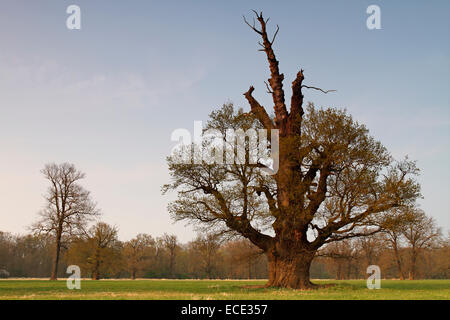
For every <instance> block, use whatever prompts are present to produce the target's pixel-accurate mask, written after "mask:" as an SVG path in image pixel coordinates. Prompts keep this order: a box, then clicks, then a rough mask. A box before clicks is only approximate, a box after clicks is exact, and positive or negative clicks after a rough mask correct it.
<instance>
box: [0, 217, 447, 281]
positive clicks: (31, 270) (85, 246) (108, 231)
mask: <svg viewBox="0 0 450 320" xmlns="http://www.w3.org/2000/svg"><path fill="white" fill-rule="evenodd" d="M422 218H423V220H422V222H421V223H418V222H417V221H415V222H414V224H410V225H409V226H408V227H405V228H404V229H403V230H401V231H400V230H397V231H389V232H383V233H378V234H376V235H373V236H371V237H364V238H358V239H349V240H345V241H342V242H338V243H332V244H329V245H328V246H326V247H325V248H323V250H321V251H320V252H319V253H318V255H317V256H316V258H315V259H314V261H313V264H312V266H311V277H312V278H334V279H357V278H365V277H366V268H367V266H368V265H372V264H376V265H379V266H380V268H381V270H382V277H383V278H400V279H406V278H410V279H418V278H428V279H441V278H450V237H449V236H447V238H445V237H442V236H441V235H440V234H439V232H438V229H437V228H436V225H435V223H434V221H433V220H432V219H430V218H428V217H426V216H422ZM117 233H118V229H117V227H114V226H111V225H108V224H106V223H103V222H98V223H96V224H95V225H93V226H92V227H91V228H90V229H88V231H87V232H85V233H84V234H83V235H79V236H76V237H74V238H66V239H64V241H63V242H62V246H61V248H62V250H61V257H62V259H61V260H60V261H59V262H58V263H59V268H58V270H59V271H58V274H57V276H59V277H66V276H67V274H65V270H66V268H67V266H68V265H71V264H75V265H78V266H80V268H81V270H82V276H83V277H85V278H92V279H101V278H131V279H135V278H181V279H183V278H184V279H186V278H193V279H199V278H200V279H201V278H203V279H213V278H217V279H263V278H267V276H268V266H267V258H266V256H265V255H264V254H262V252H261V250H260V249H259V248H257V247H256V246H254V245H253V244H252V243H251V242H249V241H248V240H246V239H232V240H230V239H227V240H224V239H223V238H220V237H218V236H215V235H198V236H197V238H196V239H194V240H193V241H190V242H188V243H185V244H182V243H180V242H179V241H178V239H177V237H176V236H175V235H167V234H164V235H163V236H161V237H156V238H155V237H152V236H151V235H148V234H139V235H137V236H136V237H135V238H134V239H131V240H129V241H126V242H123V241H120V240H119V239H118V236H117ZM54 247H55V239H54V236H42V235H33V234H28V235H22V236H18V235H16V236H14V235H11V234H10V233H5V232H0V269H4V270H7V271H8V273H9V276H11V277H48V275H49V272H50V270H52V259H53V254H54ZM3 276H5V274H3Z"/></svg>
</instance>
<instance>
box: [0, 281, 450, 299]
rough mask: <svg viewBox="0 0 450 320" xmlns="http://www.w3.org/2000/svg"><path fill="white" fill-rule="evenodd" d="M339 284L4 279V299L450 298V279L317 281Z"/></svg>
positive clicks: (1, 293)
mask: <svg viewBox="0 0 450 320" xmlns="http://www.w3.org/2000/svg"><path fill="white" fill-rule="evenodd" d="M314 282H315V283H317V284H334V286H329V287H326V288H321V289H318V290H310V291H301V290H289V289H267V288H255V287H249V286H257V285H262V284H264V283H265V281H235V280H135V281H131V280H101V281H91V280H84V281H82V282H81V289H80V290H69V289H67V287H66V281H65V280H59V281H52V282H51V281H48V280H0V300H10V299H13V300H15V299H38V300H47V299H52V300H53V299H58V300H59V299H96V300H98V299H101V300H103V299H108V300H109V299H176V300H179V299H194V300H216V299H227V300H228V299H230V300H232V299H250V300H251V299H253V300H258V299H285V300H290V299H355V300H356V299H411V300H412V299H433V300H435V299H444V300H449V299H450V280H417V281H398V280H382V281H381V289H379V290H369V289H367V287H366V282H365V281H364V280H349V281H332V280H327V281H325V280H316V281H314Z"/></svg>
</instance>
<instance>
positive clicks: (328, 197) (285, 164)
mask: <svg viewBox="0 0 450 320" xmlns="http://www.w3.org/2000/svg"><path fill="white" fill-rule="evenodd" d="M255 15H256V20H257V21H258V22H259V25H260V27H259V28H257V27H256V21H254V23H253V24H249V26H250V27H251V28H252V29H253V30H254V31H255V32H256V33H257V34H258V35H259V36H260V37H261V40H262V41H261V42H260V45H261V46H262V48H261V51H263V52H264V53H265V54H266V56H267V61H268V63H269V69H270V78H269V79H268V84H267V89H268V92H269V93H270V94H271V95H272V98H273V110H274V117H271V116H270V115H269V113H268V112H267V110H266V108H265V107H263V106H262V105H261V104H260V103H259V102H258V101H257V100H256V98H254V97H253V92H254V87H253V86H251V87H250V89H249V90H248V91H247V92H245V94H244V95H245V98H246V99H247V101H248V103H249V105H250V111H251V112H250V113H248V114H247V113H243V112H242V111H238V112H236V111H235V110H234V109H233V107H232V106H231V105H226V106H224V107H223V108H222V109H221V110H217V111H215V112H213V113H212V114H211V115H210V121H209V123H208V125H207V128H206V129H216V130H219V131H220V132H221V133H223V134H224V133H225V132H226V129H228V128H233V129H239V128H242V129H243V130H247V129H249V128H265V129H267V130H268V131H269V132H270V131H271V130H274V129H277V130H279V131H278V132H279V170H278V172H277V173H276V174H275V175H272V176H270V175H267V174H266V173H265V172H263V171H262V168H261V167H262V166H263V165H262V163H259V162H258V163H257V164H256V165H255V164H251V163H244V164H210V163H209V162H205V161H204V162H202V163H199V164H187V163H184V164H181V163H180V161H179V160H180V159H179V155H177V154H174V155H172V156H170V157H169V158H168V164H169V170H170V173H171V177H172V183H171V184H169V185H166V186H165V188H164V189H165V190H166V191H167V190H177V191H178V199H177V200H176V201H174V202H172V203H171V204H170V205H169V211H170V212H171V214H172V215H173V217H174V218H175V219H177V220H190V221H192V222H194V223H195V224H196V225H198V222H201V223H203V224H204V225H205V226H206V227H207V228H209V229H213V230H214V229H216V230H228V231H231V232H234V233H236V234H239V235H240V236H243V237H245V238H247V239H249V240H250V241H251V242H252V243H253V244H255V245H256V246H258V247H259V248H260V249H262V251H264V253H265V254H266V255H267V257H268V260H269V282H268V286H279V287H289V288H302V289H304V288H312V287H313V286H314V285H313V284H312V283H311V281H310V277H309V269H310V265H311V262H312V260H313V258H314V256H315V254H316V252H317V250H318V249H319V248H321V247H322V246H323V245H324V244H327V243H330V242H333V241H340V240H343V239H348V238H352V237H359V236H366V235H370V234H373V233H375V232H377V231H379V230H380V226H381V225H382V223H383V219H384V217H385V216H386V215H389V214H390V211H391V210H392V209H393V208H397V207H401V206H407V205H410V204H411V203H412V202H414V200H415V199H416V198H417V197H418V196H419V192H420V190H419V186H418V184H417V183H416V182H415V180H414V175H415V174H417V168H416V166H415V164H414V162H411V161H408V160H407V159H405V160H404V161H401V162H396V161H394V160H393V159H392V157H391V155H390V154H389V153H388V151H387V150H386V149H385V147H384V146H383V145H382V144H381V143H380V142H378V141H376V140H375V139H373V138H372V137H371V136H370V135H369V132H368V130H367V129H366V127H365V126H364V125H361V124H359V123H357V122H355V121H354V120H353V119H352V117H351V116H349V115H348V114H347V113H346V112H345V111H341V110H338V109H334V108H327V109H316V108H315V107H314V106H313V105H312V104H309V105H308V107H307V108H305V106H304V102H303V101H304V96H303V90H304V89H316V90H321V91H323V92H325V93H326V92H328V91H325V90H322V89H320V88H317V87H313V86H307V85H305V84H303V81H304V72H303V70H300V71H299V72H298V73H297V76H296V78H295V79H294V81H293V82H292V94H291V102H290V108H289V109H288V106H287V105H286V101H285V90H284V88H283V81H284V75H283V74H282V73H281V72H280V70H279V67H278V60H277V58H276V56H275V53H274V50H273V48H272V46H273V43H274V39H275V36H276V33H277V32H278V29H277V31H276V33H275V35H274V36H273V37H270V38H269V35H268V32H267V28H266V27H267V22H268V20H265V19H264V18H263V15H262V13H261V14H259V13H256V12H255ZM224 143H226V141H224ZM194 150H195V148H194ZM250 151H251V150H250ZM194 152H195V151H194ZM247 159H249V157H248V156H247Z"/></svg>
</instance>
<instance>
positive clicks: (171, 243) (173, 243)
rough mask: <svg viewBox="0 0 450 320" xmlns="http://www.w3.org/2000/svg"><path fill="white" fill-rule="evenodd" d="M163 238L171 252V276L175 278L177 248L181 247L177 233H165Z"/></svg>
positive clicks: (165, 245)
mask: <svg viewBox="0 0 450 320" xmlns="http://www.w3.org/2000/svg"><path fill="white" fill-rule="evenodd" d="M162 240H163V243H164V247H165V248H166V249H167V251H168V253H169V276H170V277H171V278H173V277H174V272H175V262H176V255H177V249H178V248H179V245H178V239H177V236H175V235H168V234H166V233H165V234H164V235H163V236H162Z"/></svg>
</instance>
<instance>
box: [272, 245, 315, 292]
mask: <svg viewBox="0 0 450 320" xmlns="http://www.w3.org/2000/svg"><path fill="white" fill-rule="evenodd" d="M314 255H315V252H310V251H306V252H302V253H298V254H293V253H292V252H288V251H285V252H276V251H275V250H273V251H272V252H270V253H268V254H267V257H268V260H269V282H268V283H267V285H266V286H268V287H282V288H292V289H312V288H315V287H316V285H314V284H313V283H312V282H311V281H310V276H309V269H310V267H311V263H312V260H313V258H314Z"/></svg>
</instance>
